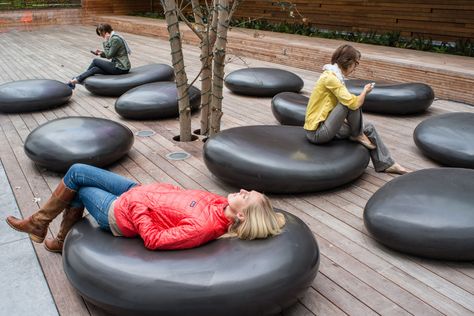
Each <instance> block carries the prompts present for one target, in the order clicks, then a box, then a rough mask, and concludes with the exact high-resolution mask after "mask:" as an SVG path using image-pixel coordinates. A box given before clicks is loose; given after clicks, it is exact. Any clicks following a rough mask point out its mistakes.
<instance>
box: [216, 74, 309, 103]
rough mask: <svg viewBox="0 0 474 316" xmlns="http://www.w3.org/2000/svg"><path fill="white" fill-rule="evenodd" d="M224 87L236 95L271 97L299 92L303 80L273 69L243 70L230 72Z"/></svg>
mask: <svg viewBox="0 0 474 316" xmlns="http://www.w3.org/2000/svg"><path fill="white" fill-rule="evenodd" d="M224 83H225V86H226V87H227V88H228V89H229V90H230V91H232V92H234V93H236V94H243V95H250V96H257V97H273V96H274V95H276V94H278V93H280V92H285V91H288V92H299V91H300V90H301V89H302V88H303V86H304V82H303V80H302V79H301V78H300V77H299V76H298V75H296V74H294V73H292V72H289V71H287V70H283V69H275V68H258V67H257V68H245V69H239V70H236V71H233V72H231V73H230V74H228V75H227V76H226V78H225V81H224Z"/></svg>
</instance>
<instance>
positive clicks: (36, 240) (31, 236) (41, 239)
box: [28, 234, 44, 244]
mask: <svg viewBox="0 0 474 316" xmlns="http://www.w3.org/2000/svg"><path fill="white" fill-rule="evenodd" d="M28 235H29V236H30V239H31V240H33V241H34V242H36V243H38V244H41V243H43V241H44V237H39V236H36V235H33V234H28Z"/></svg>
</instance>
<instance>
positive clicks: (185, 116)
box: [161, 0, 191, 142]
mask: <svg viewBox="0 0 474 316" xmlns="http://www.w3.org/2000/svg"><path fill="white" fill-rule="evenodd" d="M161 4H162V6H163V9H164V13H165V19H166V24H167V25H168V33H169V40H170V46H171V60H172V63H173V68H174V73H175V76H176V88H177V89H178V108H179V127H180V133H179V138H180V141H183V142H188V141H190V140H191V107H190V105H189V93H188V78H187V75H186V71H185V67H184V56H183V49H182V46H181V33H180V32H179V22H178V11H177V8H176V2H175V0H161Z"/></svg>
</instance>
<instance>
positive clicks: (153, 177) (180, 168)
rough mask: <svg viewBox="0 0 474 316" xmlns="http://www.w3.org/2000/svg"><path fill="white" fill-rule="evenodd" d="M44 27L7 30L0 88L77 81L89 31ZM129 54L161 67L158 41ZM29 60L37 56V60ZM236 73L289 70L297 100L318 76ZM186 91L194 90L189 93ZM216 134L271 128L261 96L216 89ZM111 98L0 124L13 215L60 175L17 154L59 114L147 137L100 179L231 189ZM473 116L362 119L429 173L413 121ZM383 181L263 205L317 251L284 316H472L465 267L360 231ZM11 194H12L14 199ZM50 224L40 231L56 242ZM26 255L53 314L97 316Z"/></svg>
mask: <svg viewBox="0 0 474 316" xmlns="http://www.w3.org/2000/svg"><path fill="white" fill-rule="evenodd" d="M59 29H60V32H58V31H57V30H54V31H53V29H52V28H44V29H40V30H36V31H33V32H25V33H19V32H11V33H4V34H2V35H1V36H0V47H9V48H10V49H9V50H7V51H5V53H3V50H2V54H0V70H1V72H0V84H1V83H4V82H8V81H13V80H22V79H27V78H52V79H57V80H60V81H63V80H67V78H70V77H72V76H74V75H76V74H77V73H79V72H81V71H82V70H83V69H84V68H85V67H86V66H87V65H88V63H89V62H90V60H91V57H92V56H91V55H90V53H88V50H89V48H95V47H98V46H99V44H100V40H99V39H98V38H97V37H95V35H94V33H93V31H94V30H93V28H91V27H75V28H62V27H61V28H59ZM126 37H127V40H128V41H129V43H130V44H131V45H132V47H133V50H134V52H133V55H132V63H133V64H134V66H139V65H143V64H148V63H153V62H158V63H160V62H161V63H169V59H170V58H169V43H168V42H167V41H162V40H157V39H152V38H148V37H144V36H139V35H133V34H126ZM185 50H186V52H185V60H186V62H187V68H186V69H187V70H188V72H189V78H193V76H195V75H196V74H197V73H198V71H199V70H198V67H199V65H198V63H196V62H194V61H195V60H197V59H196V58H197V56H199V51H198V49H196V48H195V47H192V46H190V45H185ZM38 52H41V53H40V54H38ZM245 65H250V66H267V67H278V68H282V69H288V70H290V71H293V72H297V73H298V74H299V75H300V76H301V77H302V78H303V80H304V82H305V88H304V89H303V93H304V94H306V95H308V94H309V93H310V92H311V89H312V87H313V85H314V81H315V80H316V79H317V77H318V75H319V74H318V73H317V72H313V71H310V70H301V69H296V68H292V67H287V66H281V65H278V66H275V65H274V64H272V63H270V62H262V61H257V60H253V59H251V58H243V59H239V58H235V59H234V60H233V61H232V63H230V64H228V65H227V67H226V71H227V73H229V72H230V71H233V70H237V69H240V68H242V67H244V66H245ZM197 86H199V85H198V84H197ZM224 95H225V99H224V107H223V108H224V116H223V119H222V127H223V129H225V128H230V127H234V126H243V125H251V124H272V125H273V124H276V123H277V122H276V120H275V119H274V117H273V115H272V113H271V108H270V99H269V98H250V97H243V96H238V95H235V94H232V93H230V92H229V91H228V90H227V89H225V91H224ZM114 102H115V98H104V97H98V96H93V95H91V94H90V93H88V92H87V91H86V90H85V89H84V88H83V87H78V88H77V89H76V90H75V92H74V96H73V98H72V101H71V102H70V103H69V104H68V105H67V106H64V107H60V108H57V109H54V110H50V111H43V112H35V113H25V114H21V115H15V114H11V115H5V114H0V127H1V130H0V146H1V149H0V159H1V160H2V162H3V164H4V166H5V171H6V173H7V176H8V177H9V179H10V182H11V185H12V188H14V190H13V191H14V194H15V197H16V198H17V200H18V201H19V203H18V205H19V207H20V209H21V211H22V213H23V215H24V216H27V215H28V214H30V213H31V212H33V211H34V210H36V209H37V208H38V205H37V204H36V203H34V202H33V198H34V197H40V198H41V200H42V202H40V204H41V203H44V201H45V199H46V198H47V197H48V196H49V194H50V193H51V191H52V190H53V189H54V187H55V186H56V185H57V183H58V182H59V181H60V175H59V174H57V173H54V172H50V171H47V170H45V169H43V168H38V167H37V166H35V165H34V164H33V163H32V162H31V161H30V160H29V159H28V158H27V156H26V154H25V153H24V151H23V143H24V141H25V139H26V137H27V136H28V134H29V133H30V132H31V131H32V130H33V129H34V128H36V127H37V126H39V125H41V124H44V123H46V122H48V121H50V120H52V119H55V118H58V117H67V116H77V115H83V116H92V117H101V118H108V119H112V120H115V121H118V122H120V123H122V124H124V125H126V126H128V127H129V128H130V129H131V130H132V131H133V132H136V131H138V130H142V129H152V130H154V131H156V132H157V134H156V135H154V136H152V137H148V138H140V137H136V139H135V144H134V146H133V149H132V150H131V151H130V153H129V154H128V155H127V156H126V157H124V159H122V160H120V161H119V162H117V163H115V164H113V165H112V166H111V167H110V168H109V169H110V170H112V171H114V172H117V173H119V174H122V175H124V176H127V177H130V178H134V179H135V180H136V181H139V182H142V183H150V182H153V181H164V182H171V183H174V184H179V185H181V186H183V187H186V188H198V189H207V190H210V191H213V192H215V193H218V194H227V193H228V192H231V191H234V190H235V188H232V187H230V186H228V185H225V184H223V183H222V182H221V181H219V180H218V179H216V178H215V177H214V176H212V174H211V173H210V172H209V171H208V170H207V168H206V167H205V164H204V161H203V158H202V146H203V143H202V142H201V141H200V140H199V141H195V142H191V143H179V142H174V141H172V140H171V138H172V136H175V135H177V134H178V133H179V130H178V121H177V120H176V119H169V120H162V121H130V120H125V119H123V118H121V117H120V116H119V115H118V114H117V113H115V111H114ZM456 111H466V112H471V113H472V112H474V108H472V107H470V106H467V105H465V104H459V103H454V102H449V101H444V100H436V101H435V102H434V103H433V106H432V107H431V108H430V110H429V111H427V112H426V113H424V114H422V115H416V116H410V117H407V118H403V119H400V118H398V117H385V116H381V115H374V114H367V115H366V117H367V118H366V121H367V122H369V121H370V122H374V124H375V125H376V127H377V129H378V131H379V133H380V134H381V135H382V137H383V139H384V140H385V142H386V143H387V146H388V147H389V149H390V150H391V151H392V153H393V155H394V157H395V158H396V159H397V160H398V161H399V162H400V163H402V164H403V165H405V166H407V167H408V168H410V169H411V170H418V169H422V168H427V167H432V166H439V165H438V164H437V163H435V162H433V161H431V160H429V159H428V158H426V157H424V156H422V154H421V153H420V152H419V150H418V149H417V147H416V146H415V145H414V142H413V140H412V133H413V129H414V128H415V127H416V126H417V125H418V124H419V123H420V122H421V121H422V120H424V119H426V118H428V117H431V116H433V115H438V114H442V113H449V112H456ZM192 120H193V129H197V128H199V116H198V115H196V114H195V115H193V119H192ZM177 150H184V151H187V152H189V153H190V154H191V155H192V156H191V158H189V159H187V160H184V161H170V160H168V159H167V158H166V154H168V153H169V152H171V151H177ZM393 178H395V176H393V175H387V174H383V173H376V172H375V171H374V169H373V167H372V166H370V167H369V168H368V169H367V171H366V172H365V173H364V174H363V175H362V177H361V178H360V179H358V180H357V181H354V182H353V183H351V184H349V185H346V186H343V187H342V188H338V189H334V190H331V191H327V192H319V193H314V194H303V195H274V196H271V198H272V200H273V201H274V203H275V205H276V206H279V207H281V208H283V209H285V210H288V211H290V212H291V213H294V214H296V215H297V216H299V217H300V218H302V219H303V220H304V221H305V222H306V223H307V224H308V225H309V227H310V228H311V229H312V231H313V233H314V234H315V236H316V238H317V239H318V241H319V244H320V249H321V266H320V274H319V275H318V277H317V278H316V280H315V281H314V282H313V285H312V288H311V289H310V290H309V291H308V292H307V293H306V295H305V296H304V298H303V299H302V300H301V301H300V302H299V303H298V304H296V305H295V306H293V307H292V308H290V309H288V310H286V311H284V312H283V315H315V314H317V315H320V314H321V315H325V314H341V315H342V314H349V315H360V314H369V315H370V314H383V315H390V314H417V315H425V314H429V315H440V314H456V315H469V314H472V313H473V312H474V305H473V304H474V285H473V284H474V282H473V280H474V265H473V264H472V263H452V262H447V263H444V262H438V261H430V260H425V259H420V258H415V257H412V256H407V255H403V254H400V253H396V252H394V251H392V250H389V249H387V248H385V247H383V246H381V245H379V244H378V243H376V242H375V241H374V240H373V238H372V237H371V236H370V234H368V232H367V231H366V229H365V227H364V224H363V219H362V216H363V208H364V206H365V203H366V202H367V200H368V199H369V198H370V196H371V195H372V194H373V193H374V192H376V191H377V190H378V188H380V187H381V186H382V185H384V184H385V183H386V182H387V181H390V180H391V179H393ZM16 187H20V188H21V189H19V190H17V189H15V188H16ZM58 225H59V219H57V220H55V221H54V222H53V224H52V225H51V232H52V233H53V234H55V233H56V232H57V229H58ZM35 250H36V252H37V254H38V257H39V259H40V262H41V265H42V267H43V269H44V271H45V276H46V278H47V280H48V283H49V286H50V288H51V290H52V293H53V296H54V299H55V301H56V304H57V305H58V309H59V310H60V313H61V314H64V315H72V314H74V315H76V314H78V315H88V314H92V315H103V311H101V310H99V309H97V308H95V307H94V306H92V305H87V306H86V304H85V303H84V301H83V300H82V299H81V298H80V297H79V296H78V295H77V293H76V292H75V291H74V289H72V287H71V286H70V285H69V283H68V281H67V279H66V278H65V275H64V273H63V272H62V264H61V260H60V256H59V255H54V254H50V253H47V252H46V251H45V250H44V249H43V247H42V246H41V245H35Z"/></svg>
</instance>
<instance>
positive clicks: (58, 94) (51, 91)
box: [0, 79, 72, 113]
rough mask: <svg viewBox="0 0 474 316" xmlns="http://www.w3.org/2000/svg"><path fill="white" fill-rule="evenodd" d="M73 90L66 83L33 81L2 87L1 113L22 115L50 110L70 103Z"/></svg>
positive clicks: (0, 94) (15, 82) (10, 83)
mask: <svg viewBox="0 0 474 316" xmlns="http://www.w3.org/2000/svg"><path fill="white" fill-rule="evenodd" d="M71 96H72V90H71V89H70V88H69V87H68V86H67V85H66V84H64V83H62V82H59V81H57V80H49V79H32V80H20V81H13V82H8V83H5V84H2V85H0V112H3V113H22V112H33V111H42V110H48V109H51V108H55V107H58V106H60V105H63V104H65V103H66V102H68V101H69V99H70V98H71Z"/></svg>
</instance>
